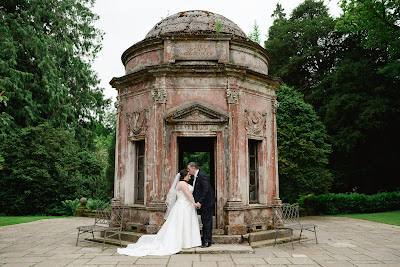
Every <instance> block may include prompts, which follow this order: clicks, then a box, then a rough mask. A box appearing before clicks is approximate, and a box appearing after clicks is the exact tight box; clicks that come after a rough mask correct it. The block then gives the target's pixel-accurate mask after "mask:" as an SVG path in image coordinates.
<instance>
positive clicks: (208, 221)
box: [200, 206, 214, 244]
mask: <svg viewBox="0 0 400 267" xmlns="http://www.w3.org/2000/svg"><path fill="white" fill-rule="evenodd" d="M213 209H214V206H211V207H204V208H201V209H200V215H201V223H202V224H203V236H202V237H201V240H202V242H203V244H204V243H207V242H211V239H212V228H213V226H212V223H213V217H212V213H213Z"/></svg>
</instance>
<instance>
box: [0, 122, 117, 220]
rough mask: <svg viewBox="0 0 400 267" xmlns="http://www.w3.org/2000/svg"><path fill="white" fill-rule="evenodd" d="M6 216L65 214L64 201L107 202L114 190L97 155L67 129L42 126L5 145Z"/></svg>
mask: <svg viewBox="0 0 400 267" xmlns="http://www.w3.org/2000/svg"><path fill="white" fill-rule="evenodd" d="M0 153H1V155H2V156H3V157H4V160H5V163H4V169H3V170H2V171H0V188H1V190H0V199H1V201H0V213H3V214H7V215H37V214H45V215H61V214H65V211H64V207H63V205H62V204H61V203H62V202H61V201H62V200H65V199H75V198H79V197H81V196H87V197H88V198H90V197H93V198H99V199H107V198H108V194H107V191H109V189H108V188H109V185H108V183H107V182H105V181H106V180H105V178H102V177H104V176H102V165H101V164H100V162H99V161H97V160H96V158H95V157H94V156H93V153H91V152H90V151H87V150H83V149H82V148H80V147H79V145H78V144H77V142H76V141H75V140H74V139H73V136H72V135H71V134H70V133H69V132H66V131H63V130H62V129H57V128H54V127H51V126H49V125H47V124H42V125H39V126H37V127H27V128H23V129H20V130H19V131H17V132H16V133H14V134H10V135H8V136H7V139H6V140H5V141H4V142H2V143H0Z"/></svg>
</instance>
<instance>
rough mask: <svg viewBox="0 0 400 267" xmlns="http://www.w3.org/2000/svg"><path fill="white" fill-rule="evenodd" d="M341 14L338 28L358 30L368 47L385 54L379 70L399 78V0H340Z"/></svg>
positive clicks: (363, 42)
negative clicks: (384, 59) (385, 59)
mask: <svg viewBox="0 0 400 267" xmlns="http://www.w3.org/2000/svg"><path fill="white" fill-rule="evenodd" d="M341 7H342V9H343V12H344V14H343V16H342V17H341V19H340V20H339V21H338V23H337V28H338V29H339V30H341V31H344V32H346V33H350V34H354V33H357V34H358V35H359V36H361V44H362V45H364V46H365V47H366V48H367V49H370V48H373V49H379V50H381V51H383V52H385V53H386V58H387V63H386V64H385V65H384V66H382V67H380V68H379V71H380V72H381V73H383V74H385V75H387V76H389V77H393V78H396V79H397V80H399V79H400V2H399V1H397V0H382V1H375V0H363V1H360V0H341Z"/></svg>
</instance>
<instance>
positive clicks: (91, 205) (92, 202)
mask: <svg viewBox="0 0 400 267" xmlns="http://www.w3.org/2000/svg"><path fill="white" fill-rule="evenodd" d="M107 204H108V203H107V202H105V201H103V200H100V199H92V198H89V199H88V201H87V203H86V208H88V209H89V210H95V209H97V207H104V206H105V205H107Z"/></svg>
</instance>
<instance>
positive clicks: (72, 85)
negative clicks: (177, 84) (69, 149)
mask: <svg viewBox="0 0 400 267" xmlns="http://www.w3.org/2000/svg"><path fill="white" fill-rule="evenodd" d="M93 3H94V1H93V0H61V1H45V0H32V1H28V0H18V1H2V2H1V4H0V18H1V19H0V36H1V40H0V84H1V85H2V86H3V87H4V88H5V89H4V90H5V91H6V92H7V95H8V97H9V105H8V106H7V107H6V109H5V111H6V112H7V113H8V114H10V115H11V116H12V117H13V118H14V120H13V122H12V123H11V125H9V126H8V127H7V129H6V130H8V132H10V131H12V129H14V130H15V129H18V128H20V127H27V126H36V125H39V124H40V123H44V122H46V123H48V124H50V125H53V126H56V127H62V128H63V129H68V130H69V131H71V132H72V133H73V134H74V135H75V136H76V139H77V140H79V142H80V143H82V144H85V143H86V144H87V143H88V142H90V140H92V139H93V121H95V120H96V119H97V118H98V115H99V114H101V113H102V112H103V109H104V108H105V106H106V105H107V104H108V102H109V100H104V96H103V89H101V88H99V87H98V84H99V80H98V78H97V75H96V74H95V72H94V71H93V70H92V69H91V63H92V62H93V60H94V58H95V56H96V53H97V52H98V51H99V50H100V48H101V45H100V42H101V40H102V36H103V34H102V32H100V31H99V30H98V29H96V28H95V27H94V25H93V22H94V21H95V20H96V19H98V16H97V15H95V14H93V13H92V12H91V10H90V7H91V6H92V5H93Z"/></svg>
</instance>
